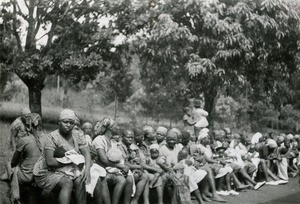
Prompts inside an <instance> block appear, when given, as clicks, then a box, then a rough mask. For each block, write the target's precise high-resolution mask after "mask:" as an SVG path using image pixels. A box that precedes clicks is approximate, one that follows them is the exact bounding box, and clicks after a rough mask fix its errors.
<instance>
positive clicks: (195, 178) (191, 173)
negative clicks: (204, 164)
mask: <svg viewBox="0 0 300 204" xmlns="http://www.w3.org/2000/svg"><path fill="white" fill-rule="evenodd" d="M206 174H207V172H206V171H204V170H201V169H199V170H197V169H196V168H195V167H194V166H186V167H185V168H184V175H186V176H188V177H189V189H190V192H193V191H195V190H197V189H198V183H199V182H200V181H202V179H204V177H205V176H206Z"/></svg>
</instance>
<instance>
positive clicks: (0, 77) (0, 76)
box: [0, 70, 8, 99]
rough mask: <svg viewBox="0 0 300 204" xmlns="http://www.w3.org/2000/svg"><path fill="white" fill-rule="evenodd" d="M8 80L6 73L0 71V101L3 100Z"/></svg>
mask: <svg viewBox="0 0 300 204" xmlns="http://www.w3.org/2000/svg"><path fill="white" fill-rule="evenodd" d="M7 79H8V73H7V72H5V71H3V70H0V99H3V92H4V88H5V85H6V82H7Z"/></svg>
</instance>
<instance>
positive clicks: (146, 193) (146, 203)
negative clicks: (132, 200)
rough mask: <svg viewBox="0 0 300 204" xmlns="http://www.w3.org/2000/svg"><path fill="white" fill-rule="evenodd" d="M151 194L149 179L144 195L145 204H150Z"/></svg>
mask: <svg viewBox="0 0 300 204" xmlns="http://www.w3.org/2000/svg"><path fill="white" fill-rule="evenodd" d="M147 177H148V176H147ZM149 194H150V193H149V179H148V180H147V183H146V185H145V189H144V193H143V200H144V204H149Z"/></svg>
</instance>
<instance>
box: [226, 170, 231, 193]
mask: <svg viewBox="0 0 300 204" xmlns="http://www.w3.org/2000/svg"><path fill="white" fill-rule="evenodd" d="M230 180H231V175H230V173H229V174H226V176H225V181H226V190H227V191H231V184H230Z"/></svg>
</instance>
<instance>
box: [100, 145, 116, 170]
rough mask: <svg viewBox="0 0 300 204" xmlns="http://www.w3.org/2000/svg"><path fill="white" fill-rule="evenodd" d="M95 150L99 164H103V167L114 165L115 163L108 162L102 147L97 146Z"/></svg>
mask: <svg viewBox="0 0 300 204" xmlns="http://www.w3.org/2000/svg"><path fill="white" fill-rule="evenodd" d="M96 151H97V156H98V158H99V161H100V162H101V164H103V165H104V166H105V167H108V166H111V167H115V165H116V164H114V163H112V162H110V161H109V160H108V159H107V156H106V152H105V150H104V149H100V148H98V149H97V150H96Z"/></svg>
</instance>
